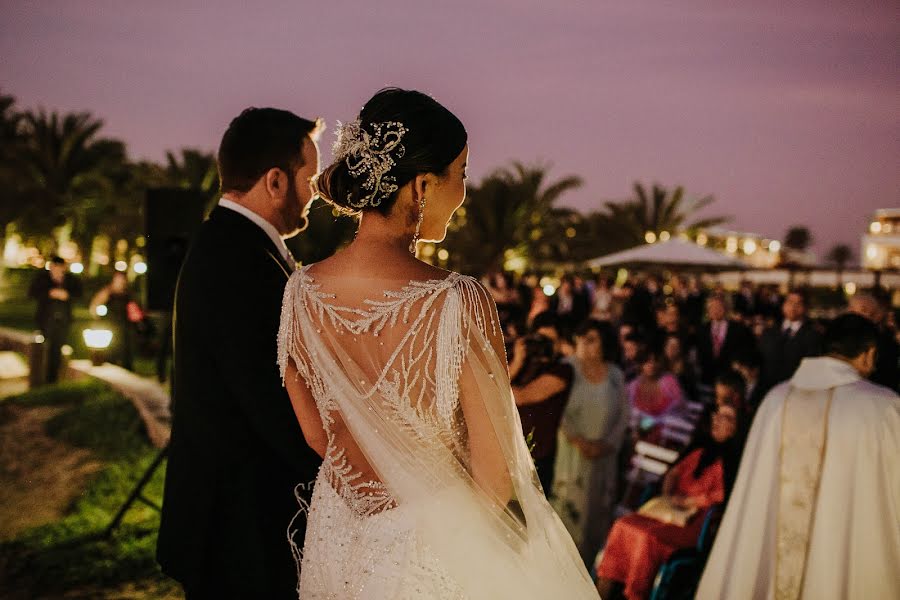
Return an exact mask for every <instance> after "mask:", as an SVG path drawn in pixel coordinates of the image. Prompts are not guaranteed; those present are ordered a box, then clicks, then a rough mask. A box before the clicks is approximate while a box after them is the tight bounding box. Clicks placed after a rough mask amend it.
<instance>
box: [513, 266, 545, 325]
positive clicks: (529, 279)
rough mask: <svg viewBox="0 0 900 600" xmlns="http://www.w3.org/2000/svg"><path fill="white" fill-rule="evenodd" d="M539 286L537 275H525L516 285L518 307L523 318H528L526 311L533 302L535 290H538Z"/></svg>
mask: <svg viewBox="0 0 900 600" xmlns="http://www.w3.org/2000/svg"><path fill="white" fill-rule="evenodd" d="M539 284H540V278H539V277H538V276H537V275H535V274H534V273H526V274H525V275H524V276H523V277H522V278H521V279H519V283H518V285H516V291H517V292H518V293H519V305H520V306H521V307H522V310H523V312H524V315H523V316H525V317H527V316H528V310H529V309H530V308H531V304H532V302H533V301H534V292H535V288H538V286H539Z"/></svg>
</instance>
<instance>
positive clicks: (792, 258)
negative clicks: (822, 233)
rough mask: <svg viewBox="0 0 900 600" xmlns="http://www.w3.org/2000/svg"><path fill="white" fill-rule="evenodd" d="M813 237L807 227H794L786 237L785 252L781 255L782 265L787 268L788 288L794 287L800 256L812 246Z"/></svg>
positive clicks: (788, 231)
mask: <svg viewBox="0 0 900 600" xmlns="http://www.w3.org/2000/svg"><path fill="white" fill-rule="evenodd" d="M812 241H813V237H812V233H810V231H809V229H808V228H807V227H803V226H801V225H794V226H792V227H790V228H789V229H788V230H787V233H785V235H784V248H785V252H782V253H781V264H782V266H785V267H787V269H788V271H789V274H788V287H794V277H795V275H796V272H797V268H798V267H799V266H800V264H801V261H800V255H801V254H802V253H803V252H805V251H806V250H807V248H809V247H810V246H811V245H812Z"/></svg>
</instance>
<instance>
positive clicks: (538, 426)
mask: <svg viewBox="0 0 900 600" xmlns="http://www.w3.org/2000/svg"><path fill="white" fill-rule="evenodd" d="M509 377H510V383H511V385H512V390H513V397H514V398H515V401H516V407H517V408H518V409H519V418H520V419H521V421H522V432H523V434H524V435H525V436H526V438H529V439H530V442H531V444H532V445H533V449H532V451H531V457H532V458H533V459H534V466H535V469H536V470H537V474H538V479H540V482H541V486H542V487H543V489H544V493H545V494H546V495H547V496H549V495H550V493H551V492H552V490H553V471H554V468H555V463H556V450H557V433H558V431H559V424H560V422H561V421H562V416H563V410H564V409H565V406H566V401H567V400H568V398H569V391H570V390H571V389H572V380H573V377H574V374H573V372H572V366H571V365H568V364H565V363H563V362H562V361H561V360H560V357H559V355H558V354H557V353H556V350H555V348H554V343H553V340H551V339H550V338H547V337H545V336H543V335H531V336H528V337H524V338H520V339H518V340H517V341H516V343H515V346H514V347H513V354H512V360H510V362H509Z"/></svg>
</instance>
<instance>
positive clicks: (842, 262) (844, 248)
mask: <svg viewBox="0 0 900 600" xmlns="http://www.w3.org/2000/svg"><path fill="white" fill-rule="evenodd" d="M852 259H853V249H852V248H850V246H848V245H847V244H838V245H836V246H834V247H833V248H832V249H831V250H829V251H828V256H827V257H826V260H828V262H830V263H832V264H833V265H834V266H835V267H837V273H838V287H842V286H843V285H844V269H845V268H846V266H847V263H848V262H850V261H851V260H852Z"/></svg>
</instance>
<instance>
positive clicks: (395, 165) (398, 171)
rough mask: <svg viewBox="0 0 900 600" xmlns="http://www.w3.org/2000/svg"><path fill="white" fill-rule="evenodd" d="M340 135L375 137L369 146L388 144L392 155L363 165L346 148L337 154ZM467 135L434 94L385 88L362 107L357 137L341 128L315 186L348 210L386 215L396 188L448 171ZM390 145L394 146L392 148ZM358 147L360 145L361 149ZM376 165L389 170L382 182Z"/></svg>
mask: <svg viewBox="0 0 900 600" xmlns="http://www.w3.org/2000/svg"><path fill="white" fill-rule="evenodd" d="M349 125H350V126H354V124H349ZM344 127H347V125H345V126H344ZM351 131H352V130H351ZM366 134H367V135H366ZM342 136H343V137H349V138H350V141H353V140H360V139H363V137H365V139H366V140H367V141H368V140H374V142H373V143H372V146H369V147H376V149H379V150H385V149H386V148H388V149H389V150H390V151H386V150H385V152H384V156H385V157H389V158H382V159H380V162H377V163H375V162H371V161H370V162H369V163H363V167H362V168H360V167H359V165H360V164H361V163H360V160H359V158H360V156H361V154H360V153H359V152H358V151H357V152H355V153H354V151H350V154H349V155H348V154H347V153H346V147H345V148H344V154H343V155H342V154H339V148H340V146H341V137H342ZM392 136H393V137H392ZM467 139H468V135H467V134H466V129H465V127H463V124H462V122H460V120H459V119H458V118H457V117H456V115H454V114H453V113H451V112H450V111H449V110H447V109H446V108H444V107H443V106H441V105H440V104H439V103H438V102H437V101H436V100H435V99H434V98H432V97H430V96H427V95H425V94H423V93H422V92H417V91H415V90H402V89H400V88H385V89H383V90H381V91H380V92H378V93H377V94H375V95H374V96H373V97H372V99H371V100H369V101H368V102H366V105H365V106H363V108H362V110H361V111H360V113H359V121H358V130H357V131H356V135H355V136H353V135H352V134H351V135H348V134H347V133H341V132H339V139H338V143H337V144H335V157H334V162H333V163H332V164H331V165H329V166H328V167H326V168H325V170H324V171H322V173H321V174H320V175H319V177H318V180H317V182H316V187H317V188H318V192H319V195H320V196H321V197H322V198H323V199H324V200H326V201H328V202H330V203H331V204H332V205H334V206H335V207H337V208H338V209H339V210H341V211H342V212H344V213H347V214H357V213H359V212H366V211H372V210H377V211H378V212H380V213H381V214H383V215H387V214H388V213H389V212H390V210H391V207H392V206H393V205H394V202H395V201H396V199H397V193H398V190H399V189H400V188H402V187H403V186H404V185H406V184H407V183H409V182H410V181H412V180H413V179H414V178H415V177H416V175H421V174H424V173H434V174H436V175H438V176H444V175H446V173H447V167H449V166H450V163H452V162H453V161H454V160H455V159H456V157H457V156H459V153H460V152H462V150H463V148H465V146H466V141H467ZM398 141H399V144H396V143H397V142H398ZM389 144H396V145H393V146H390V148H393V149H390V148H389V147H388V145H389ZM346 145H347V144H346V140H345V146H346ZM400 145H402V147H401V146H400ZM359 146H360V144H359V143H357V150H358V148H359ZM385 161H386V162H385ZM354 165H355V166H356V167H357V168H356V169H354ZM372 165H374V166H375V169H374V171H375V172H376V173H377V170H378V167H382V168H384V169H385V171H384V173H383V177H382V178H380V179H379V180H378V181H375V180H374V178H372V177H369V174H370V173H372V172H373V169H372V168H370V167H371V166H372ZM367 182H368V183H367ZM379 184H380V188H379ZM367 185H368V187H367Z"/></svg>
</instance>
